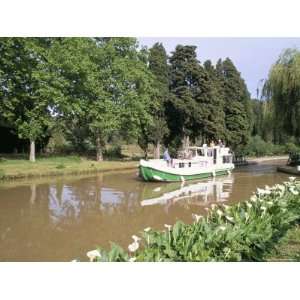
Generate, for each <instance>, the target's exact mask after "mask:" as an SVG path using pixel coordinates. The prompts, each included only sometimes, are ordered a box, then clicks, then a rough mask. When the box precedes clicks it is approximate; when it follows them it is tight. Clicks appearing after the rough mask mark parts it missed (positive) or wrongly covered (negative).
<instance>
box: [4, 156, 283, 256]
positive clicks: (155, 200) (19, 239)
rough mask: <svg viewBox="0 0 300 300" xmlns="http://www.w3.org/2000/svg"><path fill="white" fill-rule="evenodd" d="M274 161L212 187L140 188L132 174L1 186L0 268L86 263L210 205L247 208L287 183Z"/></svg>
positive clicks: (206, 183)
mask: <svg viewBox="0 0 300 300" xmlns="http://www.w3.org/2000/svg"><path fill="white" fill-rule="evenodd" d="M283 163H285V161H272V162H268V163H267V162H266V163H261V164H258V165H251V166H246V167H240V168H237V169H235V170H234V172H233V174H231V175H228V176H223V177H217V178H215V179H212V178H210V179H207V180H201V181H191V182H186V183H184V184H182V183H149V182H148V183H146V182H142V181H141V180H139V179H138V178H137V173H136V170H134V171H123V172H115V173H104V174H97V175H93V176H84V177H82V176H71V177H52V178H44V179H38V180H30V181H14V182H2V183H1V184H0V261H70V260H72V259H75V258H79V259H80V260H86V259H87V258H86V256H85V253H86V252H87V251H88V250H92V249H95V247H96V246H97V245H99V246H101V247H104V248H108V247H109V245H110V242H116V243H118V244H120V245H121V246H123V247H127V245H128V244H129V243H131V242H132V240H131V235H133V234H137V235H138V234H139V232H141V231H142V230H143V229H144V228H145V227H149V226H150V227H152V228H155V229H162V228H164V224H174V223H175V222H176V221H177V220H182V221H184V222H188V223H191V222H192V221H193V220H192V213H196V214H205V212H206V211H205V209H204V208H205V207H209V206H210V205H211V204H212V203H226V204H230V203H234V202H237V201H242V200H246V199H247V198H249V196H250V195H251V194H252V192H253V191H255V189H256V188H257V187H264V186H265V185H270V186H271V185H273V184H275V183H280V182H282V181H284V180H287V178H288V175H286V174H283V173H278V172H276V165H278V164H283Z"/></svg>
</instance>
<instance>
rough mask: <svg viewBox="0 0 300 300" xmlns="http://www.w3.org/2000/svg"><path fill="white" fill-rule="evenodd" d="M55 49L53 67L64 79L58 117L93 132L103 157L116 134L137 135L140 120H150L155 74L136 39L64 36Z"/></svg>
mask: <svg viewBox="0 0 300 300" xmlns="http://www.w3.org/2000/svg"><path fill="white" fill-rule="evenodd" d="M51 49H52V51H51V55H50V56H49V61H50V62H51V70H52V71H53V72H54V73H55V74H57V76H58V77H59V78H61V79H60V86H61V89H60V93H61V97H59V99H58V100H57V102H56V104H57V109H58V115H59V118H61V119H63V120H64V122H65V123H66V124H67V125H68V126H70V125H71V124H74V125H75V128H74V129H76V126H78V125H79V126H83V129H84V128H86V130H77V132H79V133H80V134H82V133H83V134H84V133H86V134H88V137H87V139H88V140H89V141H90V142H91V144H92V145H94V147H95V150H96V159H97V160H98V161H101V160H103V150H104V149H105V145H106V143H107V141H108V139H109V138H110V137H111V136H112V135H114V134H115V133H116V132H119V133H122V134H123V135H124V136H125V135H127V136H136V137H137V136H138V135H139V133H140V131H141V126H140V125H141V121H142V122H148V121H149V122H150V121H151V118H150V117H149V110H150V108H151V106H152V105H153V103H151V99H150V97H151V91H152V87H151V86H152V81H151V80H152V78H151V74H150V73H149V71H148V70H147V65H146V64H145V63H144V61H143V58H142V57H141V56H140V54H139V53H138V51H137V43H136V40H135V39H132V38H106V39H101V38H64V39H59V40H56V41H55V43H54V45H53V47H52V48H51ZM48 86H49V88H54V87H53V86H51V83H50V82H49V83H48ZM55 88H56V87H55ZM44 92H45V93H47V92H48V91H47V90H45V91H44ZM72 132H74V130H72ZM82 138H84V136H83V137H82Z"/></svg>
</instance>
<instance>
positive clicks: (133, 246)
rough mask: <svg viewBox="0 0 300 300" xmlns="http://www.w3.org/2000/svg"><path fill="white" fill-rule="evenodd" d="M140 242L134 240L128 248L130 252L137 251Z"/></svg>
mask: <svg viewBox="0 0 300 300" xmlns="http://www.w3.org/2000/svg"><path fill="white" fill-rule="evenodd" d="M139 246H140V245H139V243H138V242H133V243H132V244H130V245H129V246H128V250H129V251H130V252H135V251H136V250H137V249H139Z"/></svg>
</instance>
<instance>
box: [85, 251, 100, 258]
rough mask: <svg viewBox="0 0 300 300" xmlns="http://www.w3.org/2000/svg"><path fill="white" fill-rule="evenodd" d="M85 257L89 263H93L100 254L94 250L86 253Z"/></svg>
mask: <svg viewBox="0 0 300 300" xmlns="http://www.w3.org/2000/svg"><path fill="white" fill-rule="evenodd" d="M86 256H87V257H88V258H89V259H90V261H94V260H95V259H96V258H97V257H101V253H100V252H99V251H98V250H97V249H96V250H91V251H88V252H87V253H86Z"/></svg>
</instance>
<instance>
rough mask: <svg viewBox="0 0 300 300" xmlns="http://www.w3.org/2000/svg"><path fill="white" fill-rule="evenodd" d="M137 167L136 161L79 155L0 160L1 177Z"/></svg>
mask: <svg viewBox="0 0 300 300" xmlns="http://www.w3.org/2000/svg"><path fill="white" fill-rule="evenodd" d="M135 167H137V162H136V161H103V162H96V161H94V160H91V159H87V158H83V157H79V156H54V157H47V158H46V157H43V158H37V160H36V162H30V161H28V160H27V159H23V158H12V157H4V158H3V157H2V159H1V161H0V179H15V178H26V177H41V176H52V175H67V174H84V173H90V172H98V171H99V172H100V171H110V170H112V171H113V170H122V169H130V168H135Z"/></svg>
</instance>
